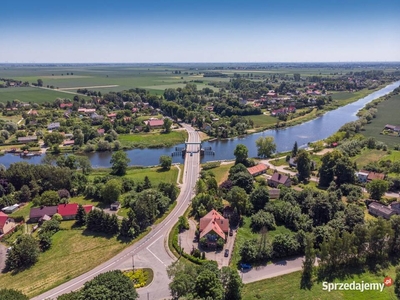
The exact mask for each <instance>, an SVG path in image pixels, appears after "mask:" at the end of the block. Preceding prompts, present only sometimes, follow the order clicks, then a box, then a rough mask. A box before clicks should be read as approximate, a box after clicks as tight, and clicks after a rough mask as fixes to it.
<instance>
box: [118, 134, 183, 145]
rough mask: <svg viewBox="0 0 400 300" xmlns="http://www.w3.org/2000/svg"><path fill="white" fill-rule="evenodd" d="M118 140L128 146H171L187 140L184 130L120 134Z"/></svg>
mask: <svg viewBox="0 0 400 300" xmlns="http://www.w3.org/2000/svg"><path fill="white" fill-rule="evenodd" d="M118 140H119V141H120V142H121V144H122V146H124V147H129V148H146V147H150V148H160V147H171V146H173V145H177V144H181V143H184V142H185V140H187V132H186V131H171V132H170V133H162V132H148V133H134V134H120V135H119V136H118Z"/></svg>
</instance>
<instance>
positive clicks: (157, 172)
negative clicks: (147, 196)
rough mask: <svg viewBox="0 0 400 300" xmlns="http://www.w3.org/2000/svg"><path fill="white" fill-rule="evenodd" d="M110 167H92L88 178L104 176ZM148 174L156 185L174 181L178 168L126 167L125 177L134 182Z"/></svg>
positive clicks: (108, 172) (141, 179)
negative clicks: (166, 169)
mask: <svg viewBox="0 0 400 300" xmlns="http://www.w3.org/2000/svg"><path fill="white" fill-rule="evenodd" d="M110 171H111V169H94V170H93V172H92V173H90V175H89V179H92V180H93V178H94V177H95V176H106V175H108V174H110ZM145 176H148V177H149V179H150V181H151V183H152V184H153V186H157V185H158V184H159V183H160V182H168V183H176V179H177V177H178V169H177V168H171V169H170V170H168V171H164V170H162V169H161V168H142V169H138V168H128V170H127V172H126V175H125V177H128V178H131V179H133V180H134V181H135V182H139V181H143V180H144V177H145Z"/></svg>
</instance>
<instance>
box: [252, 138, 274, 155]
mask: <svg viewBox="0 0 400 300" xmlns="http://www.w3.org/2000/svg"><path fill="white" fill-rule="evenodd" d="M256 147H257V156H259V157H271V156H272V154H273V153H274V152H275V151H276V144H275V143H274V138H273V137H272V136H266V137H259V138H258V139H257V140H256Z"/></svg>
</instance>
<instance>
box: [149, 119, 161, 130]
mask: <svg viewBox="0 0 400 300" xmlns="http://www.w3.org/2000/svg"><path fill="white" fill-rule="evenodd" d="M146 122H147V123H146V124H148V125H149V126H150V127H151V128H155V127H162V126H163V125H164V120H158V119H151V120H148V121H146Z"/></svg>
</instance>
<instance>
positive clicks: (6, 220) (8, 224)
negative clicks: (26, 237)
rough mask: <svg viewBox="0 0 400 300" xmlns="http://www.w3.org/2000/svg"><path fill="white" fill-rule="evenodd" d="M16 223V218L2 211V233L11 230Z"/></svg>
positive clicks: (0, 213)
mask: <svg viewBox="0 0 400 300" xmlns="http://www.w3.org/2000/svg"><path fill="white" fill-rule="evenodd" d="M15 225H16V224H15V222H14V219H12V218H10V217H9V216H8V215H6V214H5V213H3V212H2V211H0V235H1V234H6V233H7V232H9V231H10V230H12V229H13V228H14V227H15Z"/></svg>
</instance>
